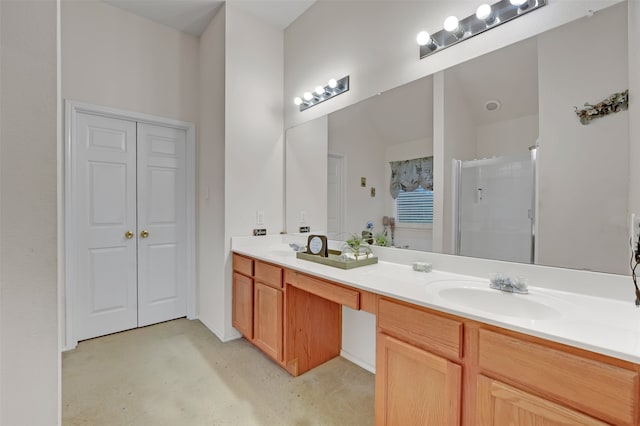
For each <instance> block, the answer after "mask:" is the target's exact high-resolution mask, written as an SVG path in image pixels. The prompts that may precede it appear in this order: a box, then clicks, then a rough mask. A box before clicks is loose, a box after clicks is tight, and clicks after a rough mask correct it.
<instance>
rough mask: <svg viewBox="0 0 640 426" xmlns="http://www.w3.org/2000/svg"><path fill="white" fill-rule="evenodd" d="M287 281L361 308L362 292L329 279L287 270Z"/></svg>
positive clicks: (333, 299) (329, 298)
mask: <svg viewBox="0 0 640 426" xmlns="http://www.w3.org/2000/svg"><path fill="white" fill-rule="evenodd" d="M285 281H286V282H287V284H290V285H292V286H294V287H297V288H299V289H301V290H304V291H306V292H307V293H311V294H315V295H316V296H320V297H322V298H323V299H327V300H330V301H332V302H335V303H339V304H340V305H345V306H348V307H349V308H351V309H356V310H359V309H360V293H359V292H358V291H357V290H352V289H350V288H346V287H342V286H339V285H336V284H332V283H330V282H328V281H324V280H319V279H317V278H312V277H310V276H308V275H304V274H300V273H298V272H295V271H290V270H287V273H286V276H285Z"/></svg>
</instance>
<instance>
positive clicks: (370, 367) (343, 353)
mask: <svg viewBox="0 0 640 426" xmlns="http://www.w3.org/2000/svg"><path fill="white" fill-rule="evenodd" d="M340 356H341V357H342V358H344V359H346V360H348V361H351V362H352V363H354V364H355V365H357V366H358V367H361V368H364V369H365V370H367V371H368V372H370V373H373V374H376V366H375V365H371V364H369V363H368V362H366V361H364V360H363V359H362V358H359V357H357V356H353V355H352V354H350V353H349V352H346V351H343V350H340Z"/></svg>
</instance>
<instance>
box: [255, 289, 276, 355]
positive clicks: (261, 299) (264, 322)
mask: <svg viewBox="0 0 640 426" xmlns="http://www.w3.org/2000/svg"><path fill="white" fill-rule="evenodd" d="M282 315H283V314H282V290H278V289H276V288H273V287H270V286H268V285H265V284H262V283H260V282H256V283H255V287H254V304H253V321H254V323H253V326H254V328H253V332H254V333H253V343H254V344H255V345H256V346H257V347H259V348H260V349H262V350H263V351H264V352H265V353H266V354H267V355H269V356H270V357H272V358H273V359H275V360H276V361H278V362H282Z"/></svg>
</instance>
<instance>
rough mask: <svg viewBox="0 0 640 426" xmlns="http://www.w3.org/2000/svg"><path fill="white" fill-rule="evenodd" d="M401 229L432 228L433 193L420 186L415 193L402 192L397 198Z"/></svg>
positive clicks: (397, 216)
mask: <svg viewBox="0 0 640 426" xmlns="http://www.w3.org/2000/svg"><path fill="white" fill-rule="evenodd" d="M395 201H396V203H395V209H396V214H395V217H396V220H397V226H399V227H407V228H412V227H420V228H430V227H431V226H432V224H433V191H432V190H428V189H424V188H423V187H422V186H419V187H418V188H417V189H416V190H415V191H411V192H409V191H400V192H399V193H398V197H397V198H396V200H395Z"/></svg>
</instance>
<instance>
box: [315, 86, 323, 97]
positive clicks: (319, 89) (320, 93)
mask: <svg viewBox="0 0 640 426" xmlns="http://www.w3.org/2000/svg"><path fill="white" fill-rule="evenodd" d="M322 94H324V87H322V86H316V95H322Z"/></svg>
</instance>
